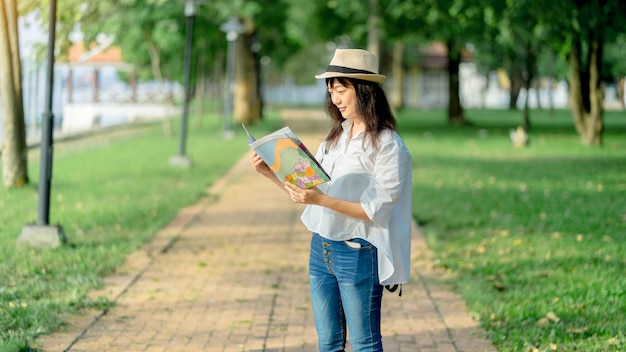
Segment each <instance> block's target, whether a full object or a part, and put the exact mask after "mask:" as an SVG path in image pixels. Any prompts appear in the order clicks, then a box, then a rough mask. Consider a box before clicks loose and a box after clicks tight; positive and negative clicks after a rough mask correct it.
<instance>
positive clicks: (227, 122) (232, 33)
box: [220, 17, 244, 138]
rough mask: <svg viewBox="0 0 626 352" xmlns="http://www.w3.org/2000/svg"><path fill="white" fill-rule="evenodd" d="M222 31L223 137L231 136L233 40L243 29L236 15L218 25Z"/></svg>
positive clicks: (233, 73)
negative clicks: (224, 42) (224, 46)
mask: <svg viewBox="0 0 626 352" xmlns="http://www.w3.org/2000/svg"><path fill="white" fill-rule="evenodd" d="M220 30H222V32H224V33H226V40H228V55H227V57H226V74H227V77H226V94H224V97H225V100H224V132H223V133H224V137H226V138H231V137H232V136H233V130H232V115H233V81H234V80H235V60H236V59H237V57H236V55H235V54H236V46H235V42H236V41H237V37H238V36H239V33H242V32H243V30H244V27H243V25H242V24H241V22H239V20H238V19H237V18H236V17H231V18H230V19H229V20H228V22H226V23H224V24H222V26H221V27H220Z"/></svg>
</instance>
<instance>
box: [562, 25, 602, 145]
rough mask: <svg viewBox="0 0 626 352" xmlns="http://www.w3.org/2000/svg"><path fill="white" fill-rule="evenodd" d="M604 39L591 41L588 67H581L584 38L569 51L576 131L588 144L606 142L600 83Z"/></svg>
mask: <svg viewBox="0 0 626 352" xmlns="http://www.w3.org/2000/svg"><path fill="white" fill-rule="evenodd" d="M601 47H602V43H601V41H600V39H593V38H592V41H591V42H590V47H589V54H588V60H587V65H588V67H587V69H586V70H584V69H582V68H581V58H580V55H581V41H580V38H579V37H576V39H575V40H574V41H573V45H572V49H571V51H570V54H569V66H570V70H569V80H570V89H569V98H570V105H571V109H572V116H573V118H574V125H575V126H576V131H577V132H578V134H579V135H580V138H581V141H582V143H583V144H585V145H597V146H599V145H602V132H603V129H604V122H603V114H604V110H603V106H602V103H603V101H604V91H603V89H602V86H601V85H600V73H601V72H600V61H601V58H600V55H601Z"/></svg>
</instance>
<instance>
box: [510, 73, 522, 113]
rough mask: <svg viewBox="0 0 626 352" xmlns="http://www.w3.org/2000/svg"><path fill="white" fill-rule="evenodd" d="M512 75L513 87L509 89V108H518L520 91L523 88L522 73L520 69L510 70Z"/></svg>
mask: <svg viewBox="0 0 626 352" xmlns="http://www.w3.org/2000/svg"><path fill="white" fill-rule="evenodd" d="M509 76H510V77H511V87H510V91H509V96H510V99H509V110H517V99H519V93H520V91H521V90H522V85H523V84H522V82H523V79H522V73H521V72H519V70H517V69H516V70H514V71H511V72H509Z"/></svg>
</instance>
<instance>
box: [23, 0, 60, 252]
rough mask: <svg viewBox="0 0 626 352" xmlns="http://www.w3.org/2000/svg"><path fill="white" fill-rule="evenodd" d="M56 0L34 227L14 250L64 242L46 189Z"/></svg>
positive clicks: (49, 170)
mask: <svg viewBox="0 0 626 352" xmlns="http://www.w3.org/2000/svg"><path fill="white" fill-rule="evenodd" d="M56 8H57V6H56V0H50V19H49V21H48V24H49V26H48V52H47V55H48V56H47V61H48V62H47V74H46V106H45V108H46V110H45V111H44V113H43V115H42V121H41V124H42V126H41V141H40V144H39V145H40V150H41V152H40V154H41V155H40V170H39V205H38V208H37V223H36V224H29V225H26V226H25V227H24V228H22V233H21V234H20V236H19V237H18V239H17V247H18V248H21V247H39V248H54V247H58V246H59V245H60V244H61V242H64V241H65V234H64V233H63V229H62V228H61V226H58V225H57V226H50V185H51V183H52V151H53V147H52V145H53V138H52V128H53V125H54V114H53V112H52V101H53V89H52V88H53V86H54V42H55V34H56V33H55V29H56Z"/></svg>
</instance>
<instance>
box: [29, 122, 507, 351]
mask: <svg viewBox="0 0 626 352" xmlns="http://www.w3.org/2000/svg"><path fill="white" fill-rule="evenodd" d="M286 115H287V116H286V117H289V118H290V119H288V120H287V123H288V124H289V125H290V126H291V127H292V129H294V131H295V132H296V133H298V134H299V135H300V138H301V139H302V140H303V141H304V143H305V144H307V145H308V146H309V148H310V149H311V150H313V151H314V150H315V149H316V148H317V143H318V142H319V141H320V140H321V138H322V134H321V133H320V131H322V130H324V129H325V128H326V125H325V124H324V122H325V118H324V116H323V114H322V113H321V112H317V111H316V112H314V113H313V114H310V115H303V114H296V115H294V114H291V113H289V112H288V113H287V114H286ZM296 116H299V118H298V119H295V117H296ZM320 126H321V127H320ZM309 132H310V133H309ZM415 167H419V160H416V161H415ZM418 191H419V190H418ZM209 194H210V195H209V196H207V197H206V198H204V199H202V200H201V201H200V202H199V203H197V204H194V205H191V206H189V207H188V208H185V209H182V210H181V212H180V214H179V215H178V217H176V219H174V220H173V221H172V222H171V224H169V225H168V226H167V227H166V228H164V229H162V230H161V231H160V232H159V233H157V234H156V235H155V237H154V239H153V240H152V241H151V242H150V243H148V244H147V245H146V246H144V247H143V248H142V249H141V250H139V251H137V252H136V253H134V254H133V255H131V256H130V257H129V259H128V262H127V263H126V264H125V265H124V266H123V267H122V268H120V270H119V272H118V274H117V275H115V276H112V277H110V278H107V280H106V282H107V286H106V288H105V289H104V290H103V291H102V292H94V293H93V294H94V295H108V296H109V297H111V298H112V299H114V300H115V301H116V305H115V306H114V307H112V308H110V309H108V310H105V311H99V312H90V313H88V314H85V315H83V316H81V317H74V318H72V319H71V320H70V321H71V324H70V326H69V327H68V329H67V331H63V332H59V333H55V334H53V335H51V336H43V337H41V338H40V339H39V341H38V342H39V343H41V344H42V346H43V350H44V351H72V352H82V351H85V352H87V351H89V352H92V351H107V352H112V351H124V352H129V351H207V352H218V351H220V352H222V351H224V352H230V351H248V352H253V351H254V352H260V351H266V352H275V351H296V352H298V351H300V352H314V351H317V345H316V333H315V327H314V323H313V316H312V313H311V306H310V302H309V300H310V299H309V286H308V273H307V264H308V246H309V240H310V234H309V233H308V232H307V230H306V229H305V228H304V227H303V226H302V224H301V223H300V220H299V216H300V212H301V211H302V206H300V205H294V204H293V203H292V202H291V201H290V199H289V198H288V197H287V196H286V194H284V193H283V192H281V191H280V190H279V189H278V188H277V187H276V186H275V185H274V184H272V183H271V182H268V181H267V180H265V179H264V178H263V177H262V176H260V175H258V174H256V173H255V172H254V171H253V170H252V168H251V166H250V163H249V155H246V156H245V157H243V158H242V159H241V160H240V161H239V162H238V163H237V165H236V166H235V167H234V168H233V169H232V170H231V171H230V172H229V173H228V174H227V175H226V176H225V177H223V178H222V179H220V180H219V181H218V182H216V183H215V184H214V185H213V186H212V187H211V188H210V189H209ZM412 257H413V263H414V265H413V268H412V281H411V282H410V283H409V284H407V285H404V288H403V295H402V297H398V295H397V294H391V293H387V292H386V293H385V297H384V299H383V338H384V340H383V343H384V347H385V351H395V352H427V351H429V352H430V351H450V352H458V351H465V352H483V351H495V349H494V348H493V347H492V346H491V344H490V343H489V342H487V341H486V340H485V339H484V338H482V337H481V336H483V333H482V331H481V330H480V329H479V328H477V325H476V323H475V322H474V321H473V320H472V319H471V318H470V316H469V314H468V313H467V311H466V307H465V305H464V302H463V301H462V300H461V299H460V297H458V296H457V295H456V294H453V293H452V292H450V291H448V290H446V289H445V287H444V286H442V285H440V284H437V279H438V278H440V277H441V276H442V275H443V274H442V273H441V272H439V271H437V269H434V268H433V266H432V261H431V253H430V252H429V250H428V248H427V247H426V245H425V242H424V239H423V237H422V235H421V233H420V232H419V230H418V229H417V228H415V229H414V233H413V247H412ZM348 351H351V349H349V348H348Z"/></svg>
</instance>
